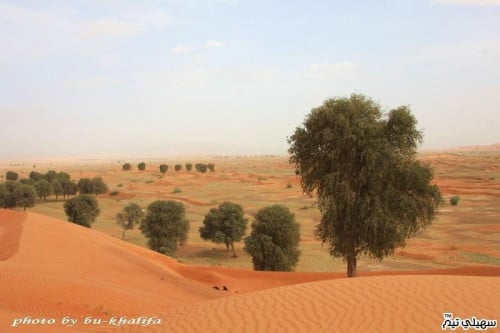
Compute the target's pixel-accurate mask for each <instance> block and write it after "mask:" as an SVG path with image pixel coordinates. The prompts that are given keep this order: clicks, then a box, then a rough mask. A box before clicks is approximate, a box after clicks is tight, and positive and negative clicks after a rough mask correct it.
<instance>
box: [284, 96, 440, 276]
mask: <svg viewBox="0 0 500 333" xmlns="http://www.w3.org/2000/svg"><path fill="white" fill-rule="evenodd" d="M416 124H417V121H416V119H415V118H414V116H413V115H412V114H411V112H410V109H409V108H408V107H406V106H400V107H398V108H396V109H393V110H391V111H389V112H388V114H387V115H384V114H383V113H382V111H381V109H380V106H379V105H378V104H376V103H375V102H373V101H372V100H371V99H370V98H368V97H365V96H364V95H355V94H354V95H351V96H350V97H348V98H334V99H329V100H326V101H325V102H324V103H323V105H322V106H320V107H318V108H315V109H313V110H312V111H311V113H310V114H309V115H308V116H307V117H306V119H305V120H304V123H303V126H301V127H297V129H296V130H295V132H294V134H293V135H292V136H291V137H290V138H289V140H288V141H289V143H290V148H289V153H290V162H291V163H293V164H294V165H295V167H296V169H297V170H298V173H299V174H300V176H301V185H302V188H303V190H304V192H306V193H307V194H309V195H311V196H312V194H313V193H315V194H316V195H317V203H318V207H319V209H320V211H321V214H322V217H321V222H320V223H319V225H318V226H317V227H316V230H315V235H316V237H317V238H318V239H320V240H321V241H322V242H323V243H326V244H328V247H329V251H330V254H331V255H332V256H334V257H340V258H343V259H344V260H346V261H347V275H348V276H349V277H353V276H356V262H357V258H358V257H359V256H360V255H363V254H365V255H369V256H371V257H375V258H379V259H382V258H383V257H385V256H387V255H389V254H391V253H393V251H394V249H395V248H396V247H399V246H402V245H404V244H405V241H406V240H407V239H408V238H409V237H411V236H413V235H415V234H416V233H418V232H419V231H421V230H422V229H423V228H424V227H426V226H427V225H429V224H430V223H431V221H432V220H433V218H434V216H435V214H436V212H437V208H438V204H439V202H440V200H441V196H440V192H439V189H438V187H437V186H435V185H432V184H431V181H432V179H433V171H432V169H431V168H430V167H429V166H427V165H423V164H422V163H420V162H419V161H417V160H416V148H417V146H418V144H419V143H421V140H422V135H421V133H420V132H419V131H418V130H417V129H416Z"/></svg>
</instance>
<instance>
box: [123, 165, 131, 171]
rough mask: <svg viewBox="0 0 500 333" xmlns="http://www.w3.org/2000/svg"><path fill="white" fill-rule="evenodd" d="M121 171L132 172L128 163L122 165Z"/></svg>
mask: <svg viewBox="0 0 500 333" xmlns="http://www.w3.org/2000/svg"><path fill="white" fill-rule="evenodd" d="M122 170H123V171H129V170H132V164H130V163H125V164H123V165H122Z"/></svg>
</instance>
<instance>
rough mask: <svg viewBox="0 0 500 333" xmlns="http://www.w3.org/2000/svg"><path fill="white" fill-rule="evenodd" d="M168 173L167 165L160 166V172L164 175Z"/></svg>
mask: <svg viewBox="0 0 500 333" xmlns="http://www.w3.org/2000/svg"><path fill="white" fill-rule="evenodd" d="M167 171H168V165H166V164H160V172H161V173H165V172H167Z"/></svg>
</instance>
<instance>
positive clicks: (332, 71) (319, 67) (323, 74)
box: [303, 61, 358, 79]
mask: <svg viewBox="0 0 500 333" xmlns="http://www.w3.org/2000/svg"><path fill="white" fill-rule="evenodd" d="M357 67H358V66H357V65H356V64H354V63H352V62H348V61H344V62H337V63H331V62H324V63H315V64H311V65H309V67H308V68H307V70H306V71H305V72H304V73H303V77H304V78H307V79H325V78H330V77H337V76H340V75H345V74H347V73H351V72H353V71H354V70H355V69H356V68H357Z"/></svg>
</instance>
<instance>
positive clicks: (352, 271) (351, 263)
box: [347, 255, 358, 278]
mask: <svg viewBox="0 0 500 333" xmlns="http://www.w3.org/2000/svg"><path fill="white" fill-rule="evenodd" d="M357 275H358V272H357V270H356V256H355V255H350V256H348V257H347V277H350V278H351V277H356V276H357Z"/></svg>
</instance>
